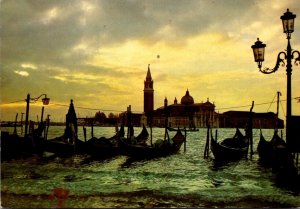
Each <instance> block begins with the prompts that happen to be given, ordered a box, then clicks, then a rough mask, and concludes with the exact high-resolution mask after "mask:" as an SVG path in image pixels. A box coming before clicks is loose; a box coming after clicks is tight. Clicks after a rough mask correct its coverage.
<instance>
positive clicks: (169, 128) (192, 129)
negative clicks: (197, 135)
mask: <svg viewBox="0 0 300 209" xmlns="http://www.w3.org/2000/svg"><path fill="white" fill-rule="evenodd" d="M167 129H168V131H177V130H178V128H171V127H168V128H167ZM180 130H181V131H186V132H194V131H199V129H198V128H188V129H186V128H180Z"/></svg>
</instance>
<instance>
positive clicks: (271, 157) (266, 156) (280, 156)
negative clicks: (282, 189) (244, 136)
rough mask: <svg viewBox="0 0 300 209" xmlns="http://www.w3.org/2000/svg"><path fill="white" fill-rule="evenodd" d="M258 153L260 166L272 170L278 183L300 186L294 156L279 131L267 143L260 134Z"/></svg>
mask: <svg viewBox="0 0 300 209" xmlns="http://www.w3.org/2000/svg"><path fill="white" fill-rule="evenodd" d="M257 151H258V154H259V162H260V164H261V165H263V166H264V167H271V168H272V172H273V173H275V174H276V180H277V182H278V183H280V184H282V183H284V184H286V183H288V184H290V185H292V186H295V185H299V183H300V179H299V175H298V171H297V168H296V166H295V164H294V160H293V156H292V154H291V153H290V152H289V150H288V148H287V146H286V142H285V141H284V140H283V139H282V138H281V137H280V136H279V135H278V131H277V129H276V130H275V131H274V135H273V137H272V139H271V140H270V141H266V140H265V138H264V136H263V135H262V132H261V133H260V140H259V143H258V146H257Z"/></svg>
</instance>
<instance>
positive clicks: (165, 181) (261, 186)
mask: <svg viewBox="0 0 300 209" xmlns="http://www.w3.org/2000/svg"><path fill="white" fill-rule="evenodd" d="M7 129H9V128H6V129H4V128H2V131H3V130H7ZM18 129H20V128H18ZM63 130H64V127H62V126H53V127H50V128H49V134H48V138H54V137H56V136H60V135H62V134H63ZM9 131H12V129H9ZM18 131H20V130H18ZM140 131H141V128H135V135H137V134H138V133H139V132H140ZM241 131H242V133H244V131H243V130H241ZM262 131H263V134H264V136H265V138H266V139H267V140H270V139H271V137H272V135H273V130H267V129H263V130H262ZM148 132H149V133H150V130H149V129H148ZM87 133H88V134H90V128H87ZM114 133H115V128H113V127H106V128H104V127H94V136H96V137H98V138H99V137H101V136H105V137H110V136H112V135H113V134H114ZM169 133H170V136H172V135H173V134H175V132H169ZM234 133H235V129H218V139H219V140H221V139H223V138H224V137H230V136H233V134H234ZM253 134H254V151H255V154H254V156H253V157H252V159H250V158H248V159H243V160H240V161H239V162H232V163H227V164H219V163H216V162H215V161H214V160H213V158H212V157H210V158H208V159H204V158H203V153H204V147H205V142H206V129H200V130H199V131H198V132H187V144H186V151H185V152H184V146H182V147H181V150H180V152H179V153H178V154H176V155H172V156H168V157H164V158H158V159H152V160H141V161H130V160H128V158H127V157H126V156H117V157H113V158H110V159H105V160H90V159H89V156H86V155H75V156H72V157H68V158H59V157H53V156H51V154H50V153H46V154H45V155H44V157H42V158H38V157H37V156H33V157H29V158H26V159H14V160H9V161H3V162H2V163H1V206H2V207H9V208H15V207H18V208H22V207H26V208H28V207H32V208H45V207H47V208H50V207H57V206H59V205H57V204H58V200H55V199H51V198H49V195H50V194H51V191H52V190H53V189H54V188H64V189H68V190H69V191H70V193H69V196H68V198H67V199H65V200H64V201H63V203H62V204H63V206H64V207H68V208H84V207H88V208H101V207H112V208H114V207H248V208H249V207H297V206H298V207H299V206H300V196H299V194H297V193H296V192H294V191H292V190H289V189H287V188H283V187H279V186H277V184H276V183H275V181H274V176H273V174H272V172H271V169H270V168H264V167H262V166H261V165H260V164H259V163H258V154H257V152H256V147H257V144H258V140H259V130H256V129H255V130H253ZM78 135H79V138H80V139H83V131H82V127H79V133H78ZM163 136H164V129H161V128H154V129H153V141H155V140H156V139H163ZM87 138H90V136H88V137H87Z"/></svg>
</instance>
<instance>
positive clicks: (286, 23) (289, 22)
mask: <svg viewBox="0 0 300 209" xmlns="http://www.w3.org/2000/svg"><path fill="white" fill-rule="evenodd" d="M295 18H296V15H295V14H293V13H291V12H290V11H289V9H287V11H286V12H285V13H284V14H283V15H282V16H281V17H280V19H281V20H282V26H283V32H284V33H286V36H287V40H288V44H287V49H286V52H284V51H281V52H279V54H278V56H277V62H276V65H275V67H274V68H273V69H270V68H264V69H262V62H263V61H264V52H265V47H266V44H263V43H262V42H261V41H260V40H259V39H258V38H257V41H256V42H255V43H254V45H252V46H251V48H252V49H253V55H254V60H255V62H257V65H258V68H259V71H260V72H262V73H264V74H270V73H275V72H276V71H277V70H278V68H279V66H280V63H282V66H285V65H286V75H287V93H286V141H287V143H288V140H289V139H290V136H291V134H290V129H289V128H290V118H291V114H292V104H291V100H292V89H291V82H292V81H291V75H292V59H294V63H295V64H296V65H298V63H297V62H299V63H300V52H299V51H296V50H292V47H291V44H290V39H291V34H292V33H293V32H294V19H295ZM295 55H297V57H295ZM284 60H286V64H285V62H284Z"/></svg>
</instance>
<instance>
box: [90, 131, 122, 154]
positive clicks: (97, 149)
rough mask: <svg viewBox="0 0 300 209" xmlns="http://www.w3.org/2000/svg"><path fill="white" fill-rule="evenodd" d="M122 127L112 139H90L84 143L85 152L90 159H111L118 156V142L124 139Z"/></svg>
mask: <svg viewBox="0 0 300 209" xmlns="http://www.w3.org/2000/svg"><path fill="white" fill-rule="evenodd" d="M124 134H125V132H124V126H123V125H122V126H121V128H120V130H119V131H118V132H117V133H116V134H115V135H114V136H112V137H110V138H105V137H100V138H99V139H98V138H95V137H94V138H92V139H90V140H88V141H87V142H85V144H84V147H85V152H86V154H88V155H90V156H91V157H92V158H105V157H113V156H116V155H119V154H120V149H119V140H120V138H121V137H124Z"/></svg>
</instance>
